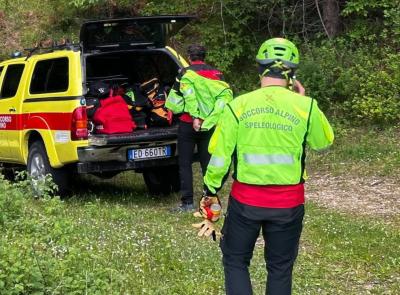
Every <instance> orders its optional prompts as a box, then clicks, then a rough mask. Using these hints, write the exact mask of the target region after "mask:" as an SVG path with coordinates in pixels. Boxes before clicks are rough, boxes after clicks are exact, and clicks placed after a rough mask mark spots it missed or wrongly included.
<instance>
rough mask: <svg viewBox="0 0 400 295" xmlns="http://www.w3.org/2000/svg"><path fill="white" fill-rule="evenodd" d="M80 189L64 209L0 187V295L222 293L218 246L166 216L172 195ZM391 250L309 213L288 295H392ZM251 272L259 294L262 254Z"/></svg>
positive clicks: (85, 184)
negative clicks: (292, 283)
mask: <svg viewBox="0 0 400 295" xmlns="http://www.w3.org/2000/svg"><path fill="white" fill-rule="evenodd" d="M81 185H82V192H79V193H78V194H77V195H76V196H75V197H74V198H72V199H70V200H67V201H65V202H63V201H60V200H58V199H39V200H35V199H31V198H30V197H29V196H28V197H26V194H24V193H23V192H21V189H17V190H16V189H13V188H10V187H9V186H7V185H6V184H4V183H2V185H1V187H0V192H1V194H2V197H1V198H2V199H1V201H2V202H1V204H2V207H1V209H2V219H1V220H2V222H0V224H1V226H2V232H3V235H2V236H1V238H0V287H1V288H2V289H0V290H2V291H1V292H0V294H34V292H35V291H36V292H37V293H36V294H85V293H86V292H87V294H224V293H223V272H222V267H221V261H220V260H221V259H220V251H219V248H218V245H217V243H214V242H212V241H211V240H207V239H199V238H197V236H196V232H195V230H193V229H192V228H191V223H193V222H195V218H194V217H192V216H191V215H187V214H178V215H174V214H171V213H169V212H168V209H169V208H170V207H171V206H173V205H175V203H176V201H177V196H172V197H160V198H151V197H149V196H147V195H146V193H145V188H144V185H143V183H142V180H141V178H140V175H135V174H133V173H124V174H121V175H120V176H119V177H117V178H116V179H114V180H111V181H107V182H100V181H95V180H93V179H90V181H88V180H86V181H82V182H81ZM5 186H6V187H5ZM196 189H197V190H198V189H199V187H196ZM5 191H7V192H8V194H7V195H6V194H5ZM87 191H89V193H87ZM225 195H226V194H225ZM13 200H14V201H13ZM12 202H14V204H15V205H14V206H9V205H10V204H11V203H12ZM224 203H225V204H226V199H224ZM6 206H8V207H6ZM399 245H400V235H399V231H398V228H395V227H391V226H389V225H386V224H383V223H381V222H380V221H379V220H376V219H365V218H362V217H355V216H348V215H343V214H338V213H334V212H329V211H326V210H323V209H320V208H319V207H318V206H316V205H314V204H308V205H307V216H306V218H305V229H304V232H303V236H302V241H301V249H300V254H299V259H298V261H297V264H296V268H295V275H294V294H399V293H400V281H399V280H400V277H399V274H398V269H399V267H400V259H399V255H398V254H399V253H400V252H399V251H400V249H399ZM251 273H252V279H253V284H254V290H255V294H263V292H264V291H263V290H264V288H265V266H264V262H263V249H262V247H257V249H256V251H255V255H254V259H253V263H252V266H251Z"/></svg>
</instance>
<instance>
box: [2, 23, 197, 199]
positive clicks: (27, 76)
mask: <svg viewBox="0 0 400 295" xmlns="http://www.w3.org/2000/svg"><path fill="white" fill-rule="evenodd" d="M191 18H192V17H189V16H157V17H137V18H125V19H110V20H101V21H90V22H86V23H84V24H83V25H82V28H81V33H80V43H79V44H78V45H73V44H66V45H62V46H57V47H53V48H48V49H46V51H45V52H43V50H41V51H40V52H39V50H37V51H35V50H32V51H31V52H30V53H29V54H28V56H26V57H20V58H15V59H10V60H7V61H3V62H1V63H0V163H1V166H2V172H3V174H4V175H5V176H6V177H7V176H8V177H11V176H12V174H11V173H10V172H11V171H13V170H14V169H20V168H21V167H27V170H28V173H29V174H30V175H31V176H32V178H33V179H41V178H43V177H44V176H45V175H46V174H51V176H52V177H53V180H54V182H55V183H56V184H57V185H58V188H59V192H60V193H61V194H63V193H65V192H66V191H68V190H69V179H70V176H71V175H72V174H73V173H90V174H95V175H97V176H100V177H112V176H113V175H116V174H117V173H119V172H121V171H125V170H135V171H137V172H142V173H143V176H144V180H145V183H146V185H147V187H148V189H149V190H150V191H151V192H152V193H169V192H171V191H177V190H179V177H178V166H177V163H178V162H177V145H176V140H177V127H176V126H175V125H172V126H166V127H152V128H149V129H146V130H135V131H133V132H131V133H123V134H96V133H94V132H91V130H90V127H88V126H90V124H88V123H89V122H88V117H87V106H86V98H87V95H88V86H89V84H90V83H91V82H93V81H98V80H107V81H108V82H109V83H120V82H121V81H129V82H130V83H142V82H144V81H148V80H149V79H151V78H154V77H156V78H158V79H159V81H161V83H163V84H164V85H169V86H172V84H173V83H174V81H175V77H176V75H177V73H178V71H179V69H180V68H182V67H185V66H187V63H186V61H185V60H184V59H182V58H181V57H180V56H179V55H178V54H177V53H176V52H175V51H174V50H173V49H171V48H169V47H167V46H166V41H167V39H168V37H169V36H171V35H172V34H173V33H175V32H176V31H177V30H178V29H180V28H182V27H183V26H184V25H185V24H186V23H187V22H188V21H189V20H190V19H191Z"/></svg>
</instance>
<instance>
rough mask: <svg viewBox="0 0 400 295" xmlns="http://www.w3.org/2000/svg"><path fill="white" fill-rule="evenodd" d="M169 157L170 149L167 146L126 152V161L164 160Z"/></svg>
mask: <svg viewBox="0 0 400 295" xmlns="http://www.w3.org/2000/svg"><path fill="white" fill-rule="evenodd" d="M170 156H171V147H170V146H169V145H167V146H158V147H150V148H144V149H132V150H128V160H141V159H151V158H166V157H170Z"/></svg>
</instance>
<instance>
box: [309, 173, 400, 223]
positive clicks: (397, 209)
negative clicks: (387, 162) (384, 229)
mask: <svg viewBox="0 0 400 295" xmlns="http://www.w3.org/2000/svg"><path fill="white" fill-rule="evenodd" d="M306 196H307V199H308V200H312V201H314V202H316V203H317V204H319V205H321V206H323V207H326V208H332V209H338V210H340V211H342V212H347V213H355V214H362V215H374V216H379V217H382V218H383V219H384V220H386V221H389V222H390V220H391V219H393V217H396V218H397V219H399V217H400V181H399V180H398V179H395V178H387V177H353V176H350V177H349V176H347V175H341V176H332V175H330V174H323V175H312V176H310V178H309V179H308V181H307V184H306Z"/></svg>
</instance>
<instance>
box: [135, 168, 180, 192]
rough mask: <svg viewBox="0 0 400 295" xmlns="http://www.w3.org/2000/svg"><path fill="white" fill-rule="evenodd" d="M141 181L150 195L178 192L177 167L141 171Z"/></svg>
mask: <svg viewBox="0 0 400 295" xmlns="http://www.w3.org/2000/svg"><path fill="white" fill-rule="evenodd" d="M143 179H144V182H145V184H146V186H147V190H148V191H149V193H150V194H152V195H168V194H170V193H171V192H178V191H179V190H180V181H179V169H178V166H167V167H157V168H151V169H146V170H144V171H143Z"/></svg>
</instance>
